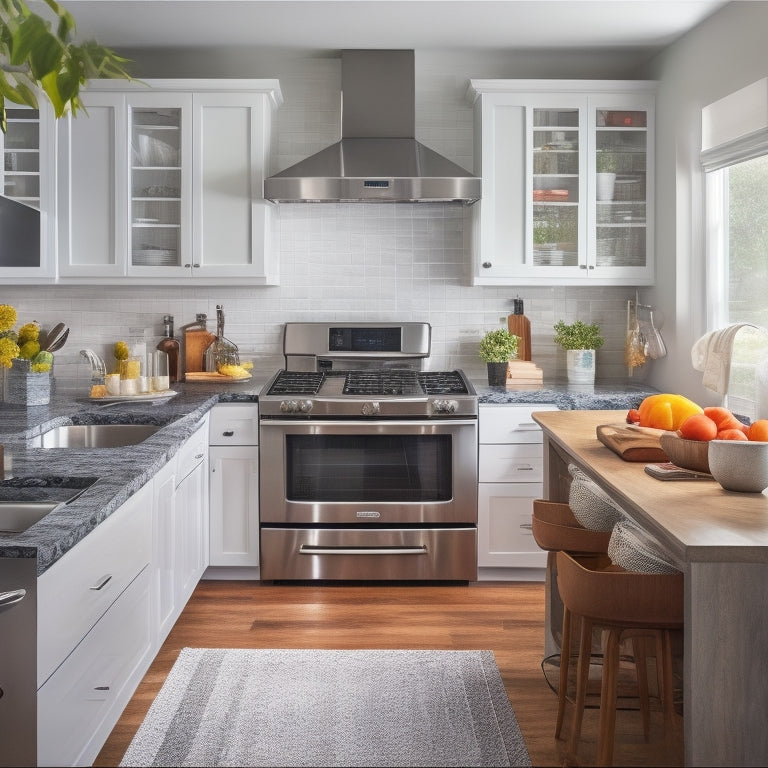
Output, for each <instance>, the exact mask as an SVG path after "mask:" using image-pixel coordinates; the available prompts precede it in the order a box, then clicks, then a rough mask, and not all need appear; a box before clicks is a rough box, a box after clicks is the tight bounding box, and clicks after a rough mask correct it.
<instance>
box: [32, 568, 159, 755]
mask: <svg viewBox="0 0 768 768" xmlns="http://www.w3.org/2000/svg"><path fill="white" fill-rule="evenodd" d="M149 591H150V573H149V568H148V567H147V568H145V569H144V570H143V571H142V572H141V573H140V574H139V575H138V576H137V577H136V578H135V579H134V580H133V582H131V584H130V585H129V586H128V588H127V589H126V590H125V592H124V593H123V594H122V595H121V596H120V599H119V600H118V601H117V602H116V603H115V604H114V605H113V606H112V607H111V608H110V609H109V610H108V611H107V612H106V614H104V616H103V618H102V619H101V620H100V621H99V622H98V623H97V624H96V626H94V628H93V629H92V630H91V631H90V632H89V633H88V634H87V635H86V636H85V637H84V638H83V640H82V642H81V643H80V644H79V645H78V646H77V648H75V650H74V651H73V652H72V655H71V656H70V657H69V658H68V659H67V660H66V662H65V663H64V664H62V665H61V667H59V669H58V670H56V672H55V673H54V674H53V676H52V677H51V678H50V679H49V680H48V681H47V682H46V684H45V685H44V686H43V687H42V688H41V689H40V690H39V691H38V692H37V719H38V752H37V761H38V765H54V766H56V765H92V764H93V761H94V759H95V758H96V756H97V755H98V753H99V751H100V750H101V747H102V746H103V744H104V742H105V741H106V739H107V737H108V736H109V734H110V732H111V731H112V728H113V727H114V725H115V723H116V722H117V720H118V718H119V717H120V714H121V713H122V711H123V709H124V708H125V706H126V704H127V703H128V701H129V700H130V698H131V696H132V695H133V692H134V690H135V689H136V686H137V685H138V684H139V682H140V681H141V678H142V676H143V675H144V672H145V671H146V669H147V667H148V666H149V664H150V663H151V661H152V657H153V656H154V652H153V651H154V649H153V643H152V635H151V621H150V597H149Z"/></svg>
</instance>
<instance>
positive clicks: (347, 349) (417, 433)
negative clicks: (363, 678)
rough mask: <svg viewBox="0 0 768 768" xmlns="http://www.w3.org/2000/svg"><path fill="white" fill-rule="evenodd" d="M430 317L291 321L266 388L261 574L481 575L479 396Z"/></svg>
mask: <svg viewBox="0 0 768 768" xmlns="http://www.w3.org/2000/svg"><path fill="white" fill-rule="evenodd" d="M429 352H430V327H429V325H428V324H427V323H365V324H358V323H288V324H287V325H286V328H285V336H284V353H285V360H286V367H285V370H281V371H278V373H277V374H275V376H273V377H272V379H271V380H270V381H269V382H267V384H266V385H265V386H264V388H263V389H262V390H261V393H260V394H259V415H260V446H259V455H260V457H261V459H260V517H261V578H262V579H272V580H283V579H299V580H305V579H343V580H440V581H454V580H455V581H470V580H473V579H475V578H477V395H476V393H475V390H474V388H473V387H472V384H471V383H470V382H469V381H468V380H467V378H466V376H465V375H464V374H463V372H462V371H460V370H454V371H428V370H424V361H425V360H426V359H427V358H428V357H429Z"/></svg>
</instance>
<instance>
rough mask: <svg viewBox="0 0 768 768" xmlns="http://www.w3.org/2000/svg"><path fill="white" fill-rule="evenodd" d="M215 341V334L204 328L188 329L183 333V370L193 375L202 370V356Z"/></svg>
mask: <svg viewBox="0 0 768 768" xmlns="http://www.w3.org/2000/svg"><path fill="white" fill-rule="evenodd" d="M215 339H216V334H215V333H211V332H210V331H206V330H205V329H204V328H190V329H189V330H187V331H185V333H184V366H185V367H184V370H185V372H186V373H194V372H196V371H202V370H203V369H204V367H205V366H204V365H203V356H204V355H205V350H206V349H208V347H210V346H211V344H212V343H213V341H214V340H215Z"/></svg>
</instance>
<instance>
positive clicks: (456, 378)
mask: <svg viewBox="0 0 768 768" xmlns="http://www.w3.org/2000/svg"><path fill="white" fill-rule="evenodd" d="M418 376H419V383H420V384H421V386H422V388H423V389H424V392H425V393H426V394H428V395H466V394H468V392H467V385H466V384H465V382H464V379H463V378H462V377H461V375H460V374H459V373H457V372H456V371H424V372H422V373H419V374H418Z"/></svg>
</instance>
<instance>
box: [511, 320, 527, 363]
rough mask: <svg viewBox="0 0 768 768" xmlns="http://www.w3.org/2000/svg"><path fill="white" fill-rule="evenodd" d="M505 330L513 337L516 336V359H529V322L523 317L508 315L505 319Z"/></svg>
mask: <svg viewBox="0 0 768 768" xmlns="http://www.w3.org/2000/svg"><path fill="white" fill-rule="evenodd" d="M507 329H508V330H509V332H510V333H511V334H512V335H513V336H517V337H518V338H519V339H520V341H518V342H517V359H518V360H530V359H531V321H530V320H529V319H528V318H527V317H526V316H525V315H509V317H507Z"/></svg>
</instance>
